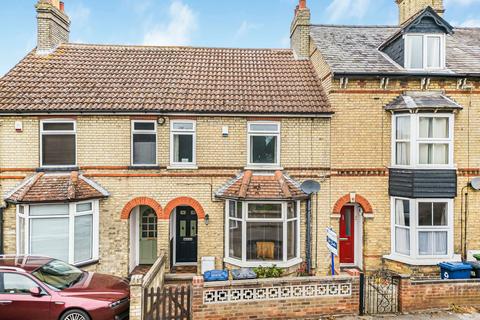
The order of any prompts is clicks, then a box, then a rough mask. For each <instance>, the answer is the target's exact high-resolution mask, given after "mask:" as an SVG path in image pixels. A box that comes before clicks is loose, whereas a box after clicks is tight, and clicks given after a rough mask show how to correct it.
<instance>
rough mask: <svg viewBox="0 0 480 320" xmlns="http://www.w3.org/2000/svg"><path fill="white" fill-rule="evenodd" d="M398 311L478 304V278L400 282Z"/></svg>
mask: <svg viewBox="0 0 480 320" xmlns="http://www.w3.org/2000/svg"><path fill="white" fill-rule="evenodd" d="M399 299H400V301H399V303H400V311H401V312H417V311H426V310H433V309H448V308H450V307H451V306H452V305H456V306H474V307H475V306H477V307H478V306H480V279H469V280H411V279H410V278H408V277H407V278H403V279H402V280H401V282H400V297H399Z"/></svg>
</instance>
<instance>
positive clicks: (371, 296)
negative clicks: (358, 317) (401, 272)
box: [360, 270, 400, 314]
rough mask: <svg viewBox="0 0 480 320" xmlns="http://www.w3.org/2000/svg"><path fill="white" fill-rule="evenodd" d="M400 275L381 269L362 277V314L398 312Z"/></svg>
mask: <svg viewBox="0 0 480 320" xmlns="http://www.w3.org/2000/svg"><path fill="white" fill-rule="evenodd" d="M399 283H400V277H399V276H398V275H395V274H392V273H390V272H388V271H386V270H379V271H376V272H374V273H372V274H369V275H364V274H362V275H361V277H360V314H365V313H366V314H385V313H397V312H398V295H399V291H398V286H399Z"/></svg>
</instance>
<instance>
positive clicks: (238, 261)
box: [224, 200, 302, 268]
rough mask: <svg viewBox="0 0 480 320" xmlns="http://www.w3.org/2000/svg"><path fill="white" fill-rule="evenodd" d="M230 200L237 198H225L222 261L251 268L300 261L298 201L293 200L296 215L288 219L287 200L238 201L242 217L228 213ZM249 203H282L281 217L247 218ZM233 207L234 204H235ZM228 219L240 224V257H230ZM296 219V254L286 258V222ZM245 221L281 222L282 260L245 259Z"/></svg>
mask: <svg viewBox="0 0 480 320" xmlns="http://www.w3.org/2000/svg"><path fill="white" fill-rule="evenodd" d="M230 201H234V202H239V201H237V200H227V201H226V202H225V258H224V261H225V262H227V263H230V264H232V265H235V266H239V267H245V268H253V267H259V266H263V267H269V266H274V265H275V266H277V267H280V268H288V267H291V266H294V265H297V264H299V263H301V262H302V259H301V258H300V222H301V221H300V219H301V218H300V205H301V203H300V201H295V207H296V217H295V218H290V219H288V215H287V204H288V201H240V202H242V219H238V218H232V217H230V215H229V208H230V206H229V205H230V204H229V202H230ZM249 204H281V205H282V218H277V219H261V218H248V205H249ZM235 208H237V207H236V204H235ZM230 220H234V221H237V222H238V223H241V224H242V259H238V258H235V257H230V256H229V254H230V248H229V246H230V236H229V231H230V230H229V229H230V228H229V226H230ZM293 220H296V221H297V230H296V248H295V250H296V255H295V257H294V258H293V259H290V260H289V259H288V254H287V246H288V244H287V241H288V233H287V228H288V222H289V221H293ZM247 222H282V224H283V248H282V250H283V253H282V255H283V260H282V261H264V260H247V243H246V242H247Z"/></svg>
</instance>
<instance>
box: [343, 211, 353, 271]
mask: <svg viewBox="0 0 480 320" xmlns="http://www.w3.org/2000/svg"><path fill="white" fill-rule="evenodd" d="M354 212H355V211H354V207H353V206H345V207H343V209H342V211H341V215H340V263H355V234H354V231H355V227H354V226H355V224H354V223H355V214H354Z"/></svg>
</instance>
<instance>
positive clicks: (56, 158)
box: [40, 120, 77, 167]
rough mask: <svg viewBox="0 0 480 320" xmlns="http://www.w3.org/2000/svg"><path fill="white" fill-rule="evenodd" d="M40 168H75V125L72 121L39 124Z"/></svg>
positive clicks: (49, 121)
mask: <svg viewBox="0 0 480 320" xmlns="http://www.w3.org/2000/svg"><path fill="white" fill-rule="evenodd" d="M40 136H41V143H40V149H41V151H40V154H41V159H40V162H41V165H42V167H65V166H75V165H76V163H77V160H76V157H77V155H76V123H75V121H73V120H45V121H42V122H41V123H40Z"/></svg>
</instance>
